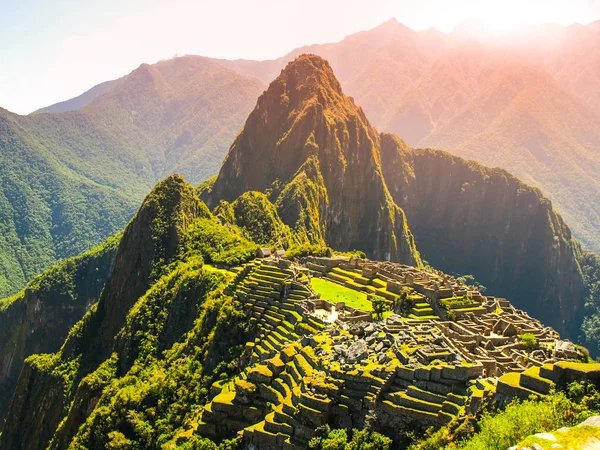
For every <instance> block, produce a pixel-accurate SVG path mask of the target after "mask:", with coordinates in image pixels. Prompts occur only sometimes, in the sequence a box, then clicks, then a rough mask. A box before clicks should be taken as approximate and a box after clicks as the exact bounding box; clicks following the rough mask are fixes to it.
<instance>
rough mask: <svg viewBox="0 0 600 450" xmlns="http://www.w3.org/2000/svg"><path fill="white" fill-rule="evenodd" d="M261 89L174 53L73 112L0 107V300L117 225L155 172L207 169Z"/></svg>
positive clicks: (202, 173)
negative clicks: (28, 112) (33, 111)
mask: <svg viewBox="0 0 600 450" xmlns="http://www.w3.org/2000/svg"><path fill="white" fill-rule="evenodd" d="M261 89H262V84H261V83H260V82H259V81H258V80H256V79H252V78H249V77H247V76H243V75H239V74H237V73H235V72H233V71H231V70H228V69H225V68H224V67H222V66H221V65H219V64H218V63H215V62H214V61H211V60H210V59H207V58H201V57H181V58H176V59H173V60H169V61H162V62H159V63H158V64H155V65H147V64H144V65H142V66H140V67H139V68H138V69H136V70H134V71H133V72H132V73H131V74H129V75H127V76H125V77H123V78H121V79H119V80H117V81H115V82H113V83H112V84H111V85H110V89H108V90H105V91H102V95H99V96H97V97H94V98H93V100H92V101H91V103H88V104H86V105H84V106H83V107H81V108H80V109H78V110H76V111H66V112H60V113H58V112H57V113H52V114H50V113H41V114H31V115H28V116H19V115H16V114H12V113H10V112H8V111H5V110H1V109H0V223H1V224H2V227H3V228H2V229H1V231H2V232H1V233H0V296H6V295H10V294H13V293H15V292H17V291H18V290H19V289H21V288H22V287H23V286H24V285H25V283H26V282H27V281H29V280H30V279H31V278H32V277H33V276H34V275H36V274H37V273H39V272H40V271H41V270H43V269H45V268H47V267H48V266H50V265H51V264H52V263H54V262H56V261H58V260H60V259H63V258H66V257H69V256H73V255H76V254H79V253H81V252H83V251H85V250H88V249H90V248H92V247H93V246H94V245H97V244H99V243H101V242H102V241H104V240H105V239H106V238H107V237H108V236H110V235H112V234H114V233H116V232H117V231H119V230H121V229H122V228H123V227H124V226H125V224H126V223H127V222H128V221H129V219H131V217H132V215H133V214H134V212H135V211H136V209H137V208H138V207H139V205H140V202H141V201H142V199H143V198H144V196H145V195H146V194H147V193H148V192H149V191H150V190H151V189H152V186H154V184H155V183H156V182H157V181H158V180H160V179H161V178H164V177H165V176H167V175H169V174H171V173H175V172H178V173H182V174H184V175H185V176H186V177H187V178H188V179H190V180H191V181H193V182H195V183H196V182H199V181H202V180H204V179H206V178H209V177H210V176H212V175H214V173H215V172H216V171H217V169H218V167H219V166H220V164H221V162H222V160H223V157H224V155H225V153H226V151H227V148H228V146H229V144H230V142H231V140H232V139H233V138H234V137H235V134H236V133H237V132H238V130H239V128H240V127H241V125H242V123H243V120H244V118H245V117H246V115H247V113H248V111H250V109H251V108H252V106H253V105H254V102H255V99H256V97H257V95H258V94H259V93H260V92H261ZM67 109H70V108H67Z"/></svg>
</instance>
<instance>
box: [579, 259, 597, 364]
mask: <svg viewBox="0 0 600 450" xmlns="http://www.w3.org/2000/svg"><path fill="white" fill-rule="evenodd" d="M581 270H582V271H583V276H584V279H585V281H586V288H587V292H586V294H587V295H586V309H587V311H586V315H585V318H584V320H583V325H582V331H583V335H584V338H585V342H586V344H587V347H588V348H589V349H590V351H591V352H592V354H593V355H600V257H599V256H598V255H596V254H595V253H592V252H585V253H584V254H583V257H582V259H581Z"/></svg>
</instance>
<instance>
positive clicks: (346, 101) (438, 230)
mask: <svg viewBox="0 0 600 450" xmlns="http://www.w3.org/2000/svg"><path fill="white" fill-rule="evenodd" d="M542 88H543V86H542ZM514 90H515V91H519V89H518V88H515V89H514ZM507 97H508V95H507ZM507 101H510V99H508V100H507ZM499 109H500V110H504V108H503V107H502V106H499ZM346 117H351V118H352V119H351V121H352V122H353V123H354V124H357V123H358V124H362V127H363V128H362V129H364V130H366V131H365V132H364V134H362V135H361V132H360V131H358V132H357V131H353V130H352V128H350V129H349V130H348V131H346V130H345V124H347V123H349V122H350V120H348V119H346V120H345V123H344V122H342V123H341V124H340V118H346ZM459 125H460V124H457V125H456V126H457V127H458V126H459ZM331 130H333V131H331ZM327 131H329V132H327ZM363 136H368V139H369V148H368V149H367V150H366V151H364V153H361V150H360V149H361V144H362V143H363V142H364V141H365V137H363ZM353 141H354V143H353ZM357 141H358V142H357ZM340 149H341V151H340ZM347 149H350V151H348V150H347ZM353 149H358V150H353ZM352 152H356V153H352ZM364 155H367V156H368V159H366V161H365V159H364V158H365V156H364ZM371 158H372V159H371ZM307 165H308V167H309V169H310V170H309V171H308V172H307V170H306V169H305V167H307ZM374 179H375V180H376V182H377V184H376V186H377V187H379V186H382V187H383V191H384V192H385V197H374V198H373V194H372V192H373V187H372V185H371V184H370V183H373V180H374ZM307 180H308V181H312V183H307ZM305 186H308V187H309V188H310V190H308V192H309V193H310V194H312V195H306V193H305V192H307V188H306V187H305ZM249 190H258V191H263V192H266V193H267V194H268V195H269V196H270V197H271V199H272V200H273V203H274V204H275V205H276V206H277V209H278V213H279V216H280V217H281V219H282V220H283V222H284V223H286V224H287V225H289V226H290V227H291V228H292V229H295V230H301V231H302V232H306V230H309V233H308V235H309V236H318V237H322V238H323V239H324V241H325V243H327V245H330V246H331V247H333V248H335V249H339V250H348V249H353V248H356V249H360V250H364V251H365V252H366V253H367V255H368V256H370V257H377V258H381V259H392V260H400V261H402V260H403V259H402V258H403V256H402V255H400V257H399V256H395V255H394V253H393V252H390V251H389V250H387V249H386V250H384V249H385V248H386V247H385V246H382V243H381V241H377V239H379V240H381V239H383V238H384V233H385V232H386V230H387V229H389V228H385V227H382V226H381V225H377V227H376V229H373V228H370V226H372V225H373V224H375V223H378V222H379V221H380V220H381V219H374V217H378V216H377V215H376V213H375V212H373V209H375V210H376V211H377V214H381V210H382V206H381V205H391V206H383V208H390V207H391V208H394V209H396V208H398V209H397V210H398V211H401V212H402V215H403V216H404V214H406V217H407V225H405V226H407V230H410V231H407V233H410V234H408V235H409V236H410V238H409V239H411V240H412V234H413V233H414V235H415V236H416V237H417V249H418V250H419V252H420V254H421V256H422V257H423V259H425V260H427V261H429V262H431V263H432V264H433V265H434V266H435V267H439V268H441V269H443V270H445V271H448V272H454V273H463V274H473V275H474V276H475V278H476V279H477V280H478V281H480V282H481V283H483V284H484V285H486V286H488V287H489V289H490V292H491V293H492V294H494V295H502V296H506V297H509V298H511V299H512V300H513V301H514V302H515V304H516V305H518V306H519V307H521V308H523V309H525V310H527V311H528V312H530V313H532V314H533V315H534V316H536V317H541V318H543V319H544V320H545V321H546V323H549V324H551V325H552V326H554V327H556V328H557V329H558V330H560V331H561V332H562V333H565V334H567V335H570V336H574V337H576V336H577V335H578V333H579V327H580V325H581V321H582V315H583V311H584V291H585V288H584V281H583V278H582V273H581V270H580V268H579V264H578V258H579V257H580V254H581V250H580V247H579V244H578V243H577V242H576V241H575V240H574V238H573V237H572V235H571V231H570V230H569V228H568V227H567V225H566V224H565V223H564V221H563V220H562V218H561V217H560V216H559V215H558V214H557V213H556V212H555V211H554V210H553V208H552V204H551V203H550V201H549V200H548V199H546V198H544V197H543V196H542V194H541V193H540V191H539V190H537V189H535V188H532V187H530V186H528V185H526V184H524V183H523V182H521V181H519V180H517V179H516V178H515V177H514V176H512V175H510V174H509V173H507V172H506V171H504V170H500V169H488V168H486V167H483V166H481V165H479V164H477V163H475V162H473V161H465V160H463V159H461V158H458V157H454V156H451V155H450V154H448V153H445V152H442V151H434V150H415V149H412V148H411V147H409V146H407V145H406V144H405V143H404V142H403V141H402V140H400V139H399V138H398V137H396V136H394V135H389V134H382V135H379V133H378V132H377V131H376V130H375V129H374V128H373V127H372V126H371V125H370V124H369V122H368V121H367V119H366V117H365V115H364V114H363V113H362V110H360V109H359V108H358V107H356V106H355V105H354V103H353V101H352V100H351V99H350V98H347V97H345V96H344V94H343V93H342V91H341V89H340V88H339V83H338V82H337V81H336V80H335V77H334V75H333V72H332V71H331V69H330V68H329V66H328V65H327V64H326V62H325V61H324V60H322V59H321V58H319V57H317V56H311V55H303V56H300V57H299V58H297V59H296V60H294V61H293V62H292V63H290V64H289V65H288V66H287V67H286V69H285V70H284V71H283V72H282V73H281V75H280V76H279V77H278V78H277V79H276V80H275V81H274V82H273V83H272V84H271V86H270V87H269V89H268V90H267V91H266V92H265V94H263V96H262V97H261V98H260V99H259V102H258V104H257V107H256V109H255V110H254V111H253V112H252V113H251V114H250V116H249V118H248V121H247V122H246V125H245V127H244V130H243V131H242V133H240V135H239V136H238V138H237V139H236V141H235V142H234V144H233V145H232V147H231V149H230V152H229V154H228V155H227V158H226V159H225V162H224V163H223V167H222V168H221V172H220V173H219V175H218V177H217V179H216V181H214V184H213V186H212V190H210V191H205V192H204V194H203V198H205V199H206V200H207V202H208V204H209V205H214V204H216V203H217V202H218V201H220V200H227V201H230V200H232V199H235V198H237V196H239V195H241V194H242V193H244V192H246V191H249ZM377 195H381V194H377ZM388 196H391V198H390V197H388ZM320 198H322V199H327V200H326V202H325V201H324V200H320ZM378 198H383V199H385V200H384V201H382V200H377V199H378ZM311 201H312V202H313V203H311ZM338 205H339V206H338ZM357 211H360V212H357ZM332 213H333V217H334V218H332V219H330V218H329V217H330V216H331V215H332ZM355 214H362V219H360V220H359V221H358V222H354V221H353V216H354V215H355ZM315 218H318V219H317V220H315ZM353 223H356V224H357V225H354V226H353ZM311 230H314V232H313V233H312V234H311V233H310V231H311ZM388 233H389V231H388ZM355 236H358V237H355ZM309 240H310V239H309ZM313 242H314V239H313ZM384 242H385V241H384ZM384 245H385V244H384ZM556 311H560V312H561V315H560V316H558V315H557V314H555V312H556Z"/></svg>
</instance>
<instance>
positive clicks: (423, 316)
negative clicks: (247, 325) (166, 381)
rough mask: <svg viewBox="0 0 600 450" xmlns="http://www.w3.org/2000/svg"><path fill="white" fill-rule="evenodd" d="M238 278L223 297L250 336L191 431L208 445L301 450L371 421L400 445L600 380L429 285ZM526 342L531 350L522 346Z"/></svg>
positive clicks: (508, 310) (381, 269) (550, 336)
mask: <svg viewBox="0 0 600 450" xmlns="http://www.w3.org/2000/svg"><path fill="white" fill-rule="evenodd" d="M235 270H236V272H237V276H236V278H235V280H234V282H233V284H232V286H231V289H232V292H233V293H234V294H235V295H236V296H237V298H238V299H239V301H240V302H241V303H242V304H243V305H244V307H245V313H246V315H247V317H248V318H249V320H250V322H251V323H252V324H253V325H254V326H255V327H256V329H257V333H256V338H255V339H254V341H251V342H248V343H247V344H246V346H245V349H244V351H243V353H242V359H241V361H242V364H241V366H240V369H241V371H240V373H239V374H238V375H236V376H234V377H233V378H230V379H226V380H219V381H217V382H215V383H214V384H213V386H212V388H211V391H210V397H211V401H210V402H209V403H208V404H206V405H205V406H204V407H203V408H200V409H199V410H198V412H197V414H196V415H195V416H194V417H193V418H192V419H191V420H190V422H189V423H190V426H191V429H192V430H193V433H198V434H201V435H203V436H209V437H210V438H212V439H216V440H220V439H225V438H229V437H233V436H235V435H237V434H239V436H241V437H242V439H243V441H244V443H245V444H247V445H250V444H253V445H255V446H256V447H257V448H261V449H262V448H273V449H275V448H286V449H295V448H298V449H300V448H306V446H307V445H308V442H309V441H310V439H311V438H313V437H314V436H316V433H317V432H316V429H317V428H318V427H320V426H322V425H326V424H328V425H330V426H334V427H339V428H350V427H364V426H365V423H366V422H368V421H371V422H372V423H371V425H374V426H375V427H376V428H377V429H379V430H381V431H383V432H386V433H388V434H389V435H392V436H395V437H399V436H401V435H402V434H403V433H404V432H406V431H408V430H410V429H415V428H416V429H425V428H427V427H429V426H434V427H440V426H443V425H444V424H447V423H448V422H450V421H451V420H452V419H453V418H455V417H458V416H463V415H465V414H472V413H474V412H476V411H477V410H478V409H479V408H480V407H481V405H482V403H483V399H484V398H485V397H489V398H495V399H496V400H498V401H499V402H506V401H508V400H509V399H512V398H514V397H523V396H526V397H528V396H529V395H532V394H535V395H544V394H547V393H548V392H549V391H550V388H552V387H556V386H557V385H565V384H566V383H567V382H568V381H571V380H573V379H581V378H589V379H594V380H596V379H597V378H598V377H600V366H599V365H587V364H585V365H584V364H578V363H573V362H568V360H569V359H573V358H577V357H579V356H580V355H578V351H577V349H576V348H575V347H574V346H573V345H572V344H570V343H569V342H567V341H561V340H560V338H559V336H558V334H557V333H556V332H555V331H554V330H552V329H550V328H548V327H544V326H543V325H542V324H541V323H539V322H537V321H536V320H534V319H532V318H530V317H528V316H527V315H526V314H525V313H523V312H521V311H518V310H516V309H514V308H513V307H512V306H511V305H510V303H509V302H508V301H506V300H504V299H496V298H493V297H483V296H482V295H481V294H479V293H478V292H476V291H472V290H470V289H469V288H468V287H466V286H462V285H460V284H458V283H457V282H456V280H454V279H453V278H452V277H449V276H447V275H445V274H442V273H439V272H425V271H423V270H419V269H416V268H414V267H410V266H403V265H400V264H393V263H377V262H371V261H366V260H349V259H348V258H313V257H309V258H308V260H307V261H305V263H304V264H303V265H296V264H292V263H291V262H290V261H287V260H285V259H277V258H272V259H267V260H255V261H253V262H250V263H248V264H246V265H244V266H242V267H239V268H237V269H235ZM348 290H350V291H352V292H353V293H355V294H356V296H351V295H349V293H348V292H346V291H348ZM374 296H377V297H379V298H384V299H386V301H387V308H388V309H391V310H392V311H387V313H386V314H385V316H386V318H385V319H383V320H376V319H375V320H374V319H373V313H372V310H373V307H372V305H370V304H369V303H370V300H372V299H373V298H374ZM342 299H346V300H349V303H350V304H351V305H352V306H350V305H349V304H347V303H345V302H344V301H343V300H342ZM402 299H403V300H404V302H406V303H407V304H406V305H402V303H403V302H402ZM363 300H364V301H365V302H366V303H367V304H365V303H363ZM399 308H402V309H403V311H404V312H402V313H401V314H396V313H394V311H393V310H394V309H399ZM448 315H451V316H452V317H453V320H448ZM526 333H531V334H533V335H534V336H535V338H536V345H535V348H527V347H526V346H525V345H524V344H523V343H522V342H521V341H522V336H523V335H524V334H526ZM582 370H586V371H588V375H582V374H581V371H582Z"/></svg>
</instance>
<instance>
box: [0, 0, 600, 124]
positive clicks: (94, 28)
mask: <svg viewBox="0 0 600 450" xmlns="http://www.w3.org/2000/svg"><path fill="white" fill-rule="evenodd" d="M393 17H395V18H396V19H397V20H398V21H399V22H401V23H403V24H405V25H407V26H409V27H411V28H413V29H427V28H430V27H434V28H437V29H438V30H441V31H444V32H450V31H451V30H452V29H453V28H454V27H455V26H456V25H458V24H459V23H461V22H462V21H464V20H468V19H480V20H483V21H484V22H485V23H486V24H488V26H489V27H491V28H492V29H495V30H496V29H497V30H498V31H506V30H510V29H512V27H514V26H516V25H522V24H531V25H536V24H542V23H560V24H562V25H570V24H572V23H582V24H587V23H589V22H592V21H594V20H597V19H600V0H502V1H488V0H418V1H415V0H410V1H409V0H369V1H365V0H304V1H303V0H102V1H99V0H95V1H92V0H56V1H48V0H0V107H3V108H6V109H8V110H10V111H13V112H16V113H19V114H28V113H30V112H32V111H34V110H35V109H38V108H41V107H43V106H47V105H50V104H53V103H56V102H59V101H62V100H66V99H68V98H72V97H75V96H77V95H79V94H81V93H83V92H84V91H86V90H87V89H89V88H91V87H92V86H94V85H96V84H98V83H101V82H103V81H107V80H111V79H115V78H118V77H121V76H123V75H126V74H127V73H129V72H131V71H132V70H133V69H135V68H136V67H138V66H139V65H140V64H141V63H154V62H157V61H160V60H162V59H167V58H171V57H174V56H177V55H185V54H197V55H204V56H211V57H219V58H229V59H235V58H246V59H260V60H262V59H272V58H277V57H279V56H283V55H284V54H286V53H287V52H289V51H290V50H292V49H294V48H297V47H300V46H303V45H308V44H313V43H325V42H337V41H340V40H342V39H343V38H344V37H345V36H347V35H348V34H352V33H355V32H358V31H361V30H366V29H370V28H373V27H375V26H377V25H379V24H381V23H383V22H385V21H386V20H388V19H390V18H393Z"/></svg>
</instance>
